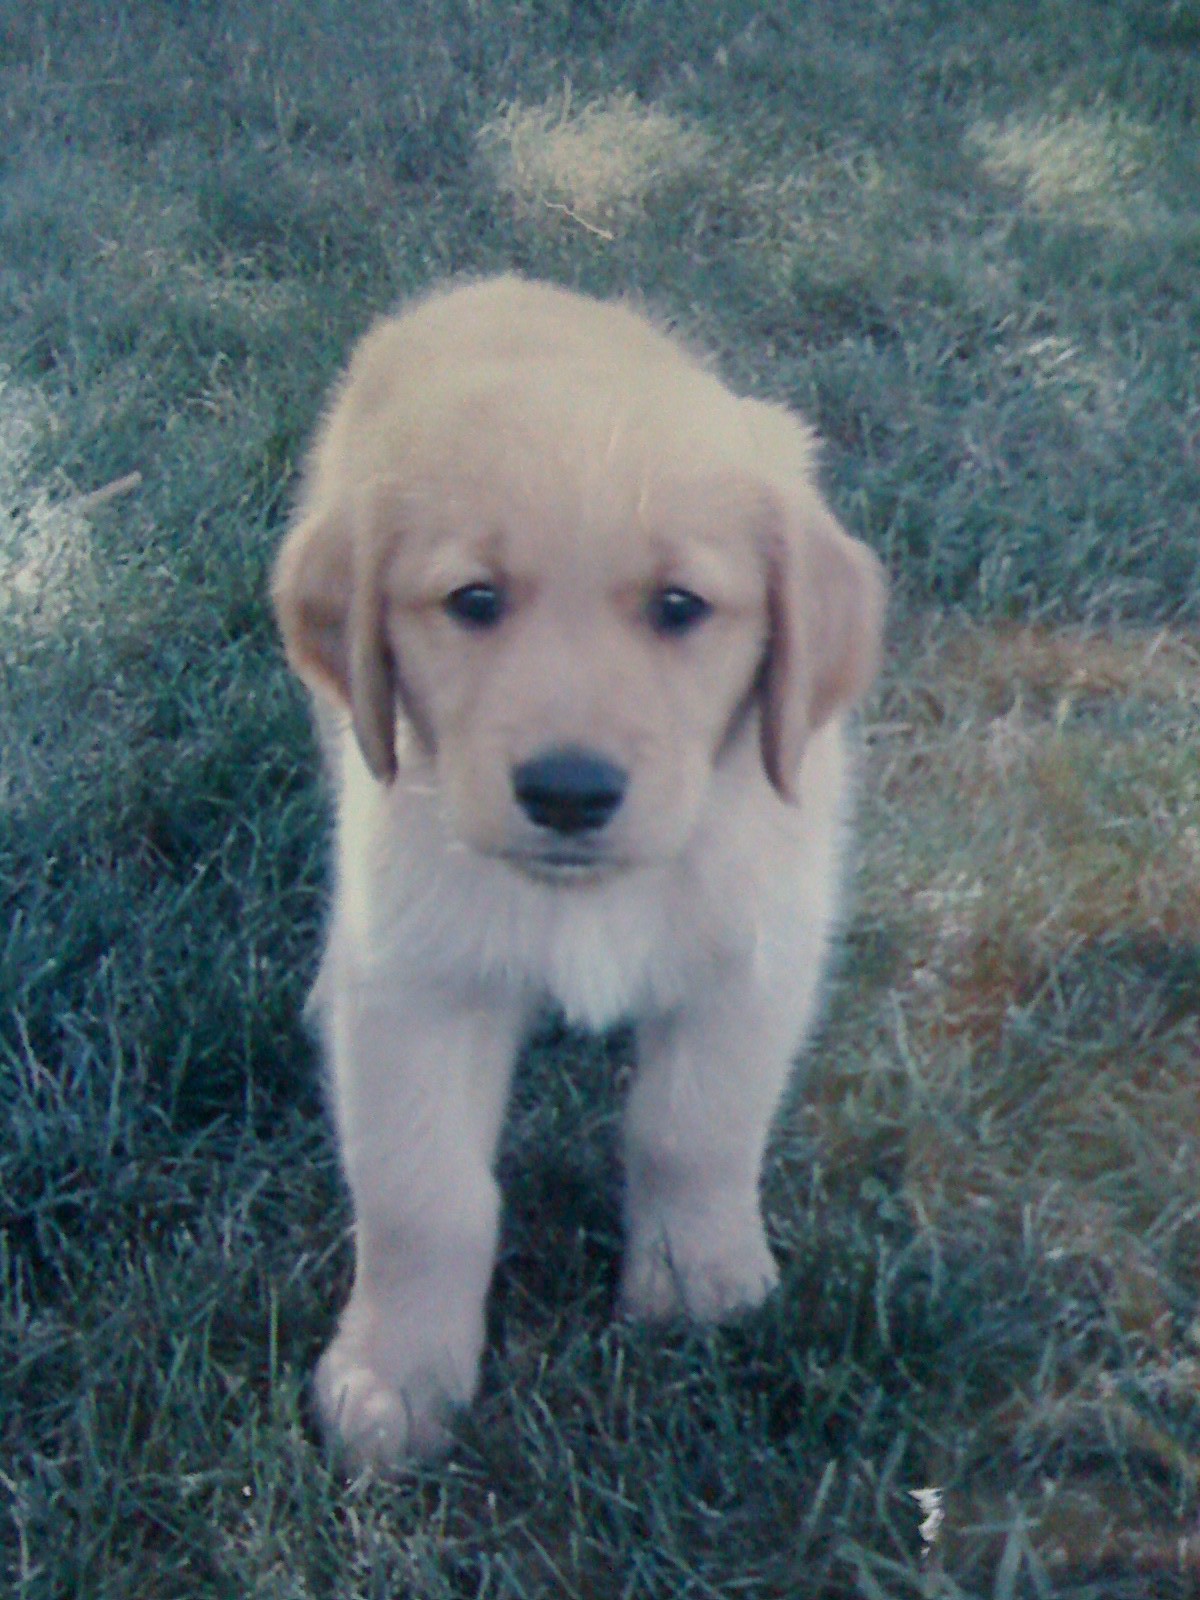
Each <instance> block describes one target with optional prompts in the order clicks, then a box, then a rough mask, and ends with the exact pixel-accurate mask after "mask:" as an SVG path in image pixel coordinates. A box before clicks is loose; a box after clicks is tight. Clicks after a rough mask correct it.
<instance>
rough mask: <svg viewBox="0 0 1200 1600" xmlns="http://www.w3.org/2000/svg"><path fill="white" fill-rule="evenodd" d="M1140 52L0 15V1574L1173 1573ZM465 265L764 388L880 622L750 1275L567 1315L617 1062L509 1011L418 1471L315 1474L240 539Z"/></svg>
mask: <svg viewBox="0 0 1200 1600" xmlns="http://www.w3.org/2000/svg"><path fill="white" fill-rule="evenodd" d="M1198 40H1200V11H1197V8H1196V6H1195V4H1193V3H1192V0H1129V3H1128V4H1126V5H1124V6H1120V7H1118V6H1112V5H1105V4H1101V3H1100V0H1074V3H1072V4H1070V5H1068V4H1065V3H1054V0H1042V3H1038V4H1023V5H1018V4H1015V3H1012V0H984V3H982V4H980V5H977V6H974V7H972V8H970V11H969V14H967V13H964V12H963V11H962V10H961V8H957V7H951V6H946V5H943V4H941V3H940V0H911V3H909V4H905V5H896V4H888V3H884V0H850V3H846V0H840V3H839V4H837V5H834V4H832V3H826V0H817V3H814V4H812V5H809V6H805V7H803V8H799V7H794V6H787V5H784V4H782V3H779V4H772V5H767V6H755V7H752V6H750V5H748V4H746V3H745V0H719V3H716V4H712V3H701V0H664V3H661V4H656V5H653V6H651V5H648V4H642V3H638V0H629V3H626V4H623V5H621V6H612V7H603V6H598V5H585V4H582V3H575V4H571V3H568V0H527V3H522V4H514V5H512V6H510V7H499V6H495V5H488V4H485V3H482V0H419V3H415V4H412V5H408V6H398V5H395V4H389V5H383V4H381V3H377V0H349V3H340V4H337V5H335V4H333V3H332V0H317V3H309V4H305V5H300V4H297V3H294V0H279V3H273V4H267V3H266V0H249V3H247V4H243V5H240V6H233V5H231V4H228V3H227V0H210V3H206V4H204V5H198V6H194V7H186V8H184V7H171V6H167V5H143V6H130V5H123V4H121V3H120V0H74V3H72V4H71V5H67V4H65V3H56V0H41V3H40V4H37V5H31V6H27V7H25V8H23V9H21V10H20V11H17V10H14V9H12V8H10V9H9V11H7V12H5V13H4V14H3V15H2V16H0V85H2V87H0V108H2V109H0V126H2V127H3V130H4V137H3V139H0V513H2V514H0V896H2V897H3V906H4V915H3V917H2V918H0V1095H2V1096H3V1105H4V1115H5V1127H6V1136H5V1139H4V1142H3V1145H2V1147H0V1441H2V1448H0V1495H2V1502H3V1515H2V1517H0V1571H3V1573H4V1579H3V1582H4V1585H5V1588H6V1592H8V1593H11V1594H13V1595H14V1596H19V1597H21V1600H51V1597H59V1596H66V1595H78V1596H86V1597H88V1600H92V1597H97V1600H133V1597H135V1596H136V1597H137V1600H157V1597H162V1600H168V1597H169V1600H177V1597H178V1600H183V1597H188V1600H191V1597H198V1596H206V1597H207V1596H210V1595H211V1596H225V1595H229V1596H238V1597H244V1596H247V1595H254V1596H264V1597H267V1596H279V1597H280V1600H299V1597H304V1596H309V1595H312V1596H321V1597H326V1596H328V1597H330V1600H358V1597H363V1600H366V1597H376V1596H380V1597H382V1596H393V1595H409V1594H412V1595H419V1596H421V1597H423V1600H424V1597H429V1600H439V1597H447V1600H448V1597H451V1596H454V1597H458V1596H468V1595H469V1596H488V1597H501V1596H503V1597H516V1596H529V1595H538V1596H541V1595H555V1596H557V1595H578V1596H587V1597H591V1596H604V1597H608V1596H617V1595H621V1596H630V1597H633V1596H638V1597H643V1596H671V1597H675V1596H706V1595H714V1594H737V1595H744V1596H755V1597H767V1596H809V1595H811V1596H829V1597H840V1596H862V1597H865V1600H876V1597H878V1596H887V1597H888V1600H892V1597H903V1596H908V1595H912V1596H921V1597H929V1596H937V1597H939V1600H940V1597H942V1596H945V1597H955V1596H988V1597H992V1596H995V1597H997V1600H1012V1597H1020V1596H1026V1595H1029V1596H1044V1595H1054V1596H1059V1595H1062V1596H1070V1597H1072V1600H1082V1597H1084V1596H1089V1597H1093V1596H1094V1597H1097V1600H1100V1597H1103V1600H1112V1597H1121V1596H1129V1597H1138V1600H1140V1597H1143V1596H1144V1597H1147V1600H1149V1597H1151V1596H1153V1597H1156V1600H1158V1597H1168V1596H1170V1595H1173V1594H1178V1595H1180V1596H1184V1595H1191V1594H1194V1593H1195V1592H1196V1590H1197V1585H1198V1584H1200V1534H1198V1532H1197V1529H1198V1527H1200V1522H1198V1516H1200V1496H1198V1492H1197V1489H1198V1482H1200V1410H1198V1406H1197V1392H1198V1387H1200V1319H1198V1316H1197V1292H1198V1290H1200V1281H1198V1275H1197V1261H1198V1260H1200V1200H1198V1198H1197V1197H1198V1196H1200V1128H1198V1126H1197V1096H1196V1071H1197V1061H1198V1058H1200V1021H1198V1018H1200V777H1198V773H1200V766H1198V765H1197V760H1196V750H1197V744H1198V741H1200V655H1198V652H1200V631H1198V630H1200V582H1198V577H1200V571H1198V569H1200V537H1198V535H1200V517H1198V513H1197V506H1198V505H1200V492H1198V491H1200V380H1198V378H1197V374H1198V373H1200V281H1198V276H1197V269H1196V263H1197V260H1200V222H1198V220H1197V212H1196V207H1195V195H1196V193H1197V180H1198V178H1200V172H1198V167H1200V140H1198V138H1197V133H1196V124H1195V105H1196V97H1197V94H1198V93H1200V61H1198V58H1197V54H1196V45H1197V41H1198ZM512 266H515V267H517V268H519V269H521V270H524V271H527V272H532V273H539V274H542V275H545V276H549V277H551V278H554V279H557V280H559V281H562V282H566V283H569V284H577V285H579V286H581V287H584V288H587V289H590V290H593V291H596V292H602V293H608V292H617V291H622V290H631V291H635V292H637V293H639V294H642V295H644V296H645V297H646V298H647V299H649V300H650V301H651V302H652V303H653V304H656V305H658V306H660V307H661V308H662V309H663V310H665V311H666V312H668V313H669V314H670V315H672V316H673V317H674V318H675V319H676V320H677V321H678V322H679V323H680V324H681V326H682V327H683V328H684V329H685V330H686V331H687V332H688V333H689V334H691V335H692V336H694V337H696V338H698V339H699V340H700V341H702V342H704V343H706V344H708V345H709V346H710V347H711V348H712V349H713V350H714V351H715V352H716V353H717V354H718V356H719V357H720V358H721V360H722V362H723V364H724V366H725V369H726V370H727V371H728V373H729V374H730V376H731V377H732V378H733V379H734V380H735V381H736V382H738V383H741V384H743V385H745V386H746V387H747V388H748V389H752V390H753V391H755V392H757V393H760V394H764V395H769V396H775V397H780V398H785V399H788V400H790V401H791V402H793V403H795V404H797V405H798V406H799V407H800V408H801V409H803V410H804V411H805V412H806V413H807V414H808V415H809V416H810V417H811V418H812V420H813V421H814V422H815V423H816V425H817V426H818V428H819V429H820V431H821V433H822V434H823V436H824V437H825V439H826V441H827V449H826V458H825V463H826V475H827V481H828V483H829V485H830V488H831V493H832V497H833V499H834V501H835V503H836V505H837V508H838V510H839V512H840V513H841V514H842V516H843V517H844V519H845V521H846V522H847V523H848V524H849V525H850V526H852V527H853V528H854V529H855V531H857V532H858V533H860V534H861V535H862V536H863V537H864V538H866V539H868V540H869V541H870V542H871V544H872V545H873V546H874V547H875V548H876V549H877V550H878V551H879V552H880V554H881V555H882V556H883V557H884V558H885V559H886V561H887V563H888V565H889V569H890V571H891V573H892V577H893V583H894V587H895V592H896V597H897V598H896V603H895V607H894V613H893V636H892V641H891V645H890V649H889V659H888V665H887V669H886V672H885V675H884V680H883V682H882V684H881V686H880V688H879V691H878V692H877V694H876V696H875V697H874V699H873V701H872V703H871V705H870V706H869V707H868V710H867V712H866V715H865V717H864V719H863V735H864V736H863V762H862V767H863V770H862V778H861V795H860V807H859V810H860V842H861V849H860V859H859V869H858V879H857V884H856V888H855V893H854V896H853V899H852V904H851V911H850V916H849V920H848V924H847V928H846V933H845V940H844V950H843V954H842V959H841V962H840V966H839V970H838V974H837V977H836V980H835V981H834V983H833V985H832V987H831V993H830V1001H829V1007H828V1015H827V1020H826V1023H825V1026H824V1028H823V1031H822V1034H821V1037H820V1038H819V1040H818V1041H817V1043H816V1045H815V1048H814V1049H813V1051H812V1052H811V1054H810V1058H809V1062H808V1068H807V1071H806V1073H805V1074H804V1075H803V1076H804V1078H805V1080H806V1082H805V1083H804V1084H803V1085H800V1084H798V1085H797V1092H796V1094H795V1096H794V1097H793V1100H792V1103H791V1105H790V1107H789V1108H788V1111H787V1114H786V1115H785V1116H784V1117H783V1118H782V1119H781V1122H780V1126H779V1130H778V1137H777V1140H776V1145H775V1152H774V1157H773V1160H772V1163H771V1166H770V1171H769V1175H768V1182H767V1200H768V1209H769V1214H770V1217H771V1226H772V1229H773V1232H774V1236H775V1241H776V1244H777V1246H778V1248H779V1252H780V1254H781V1257H782V1260H783V1262H784V1268H785V1271H784V1285H783V1289H782V1292H781V1294H780V1296H779V1297H778V1299H777V1300H776V1302H775V1303H774V1304H773V1305H772V1306H771V1307H769V1308H768V1309H767V1310H766V1311H765V1312H764V1313H763V1314H762V1315H761V1316H759V1317H757V1318H755V1319H752V1320H751V1321H749V1322H747V1323H746V1324H745V1325H744V1326H741V1327H738V1328H734V1329H730V1330H725V1331H722V1332H720V1333H703V1332H696V1331H691V1332H689V1331H684V1330H680V1331H677V1332H674V1333H672V1334H670V1335H669V1336H668V1337H666V1338H664V1337H662V1336H651V1335H648V1334H646V1333H645V1332H642V1331H639V1330H636V1329H632V1328H627V1327H623V1326H617V1325H614V1324H613V1323H612V1322H611V1321H610V1305H611V1299H612V1289H613V1285H614V1280H615V1273H616V1263H617V1256H618V1249H619V1237H618V1234H619V1229H618V1214H619V1213H618V1202H617V1194H618V1187H617V1186H618V1177H617V1174H616V1172H615V1163H614V1137H613V1129H614V1123H615V1118H616V1116H617V1114H618V1109H619V1102H620V1092H621V1089H622V1086H623V1083H624V1079H625V1077H626V1075H627V1072H628V1065H629V1063H628V1050H627V1042H626V1041H625V1040H624V1039H623V1038H621V1037H620V1036H618V1037H616V1038H614V1039H611V1040H604V1041H588V1040H583V1039H578V1038H575V1037H573V1036H569V1035H565V1034H563V1033H562V1032H561V1031H560V1030H558V1029H557V1028H556V1027H555V1026H554V1024H553V1023H552V1022H550V1023H548V1024H547V1026H546V1028H545V1030H544V1031H543V1032H542V1033H541V1034H540V1035H539V1036H538V1038H537V1039H536V1040H535V1041H534V1043H533V1045H532V1046H531V1048H530V1050H529V1052H528V1054H527V1057H526V1059H525V1061H524V1063H523V1066H522V1070H521V1074H520V1081H519V1084H518V1092H517V1096H516V1103H515V1105H514V1109H513V1116H512V1119H511V1125H510V1129H509V1134H508V1139H507V1144H506V1147H505V1152H504V1156H503V1169H504V1176H505V1186H506V1193H507V1196H508V1216H507V1221H506V1231H505V1241H504V1247H503V1251H502V1257H501V1262H500V1266H499V1270H498V1273H497V1279H496V1286H495V1292H494V1295H493V1298H492V1303H491V1309H490V1317H491V1337H490V1340H489V1352H488V1358H487V1364H486V1370H485V1380H484V1386H483V1393H482V1396H481V1400H480V1403H479V1405H478V1406H477V1407H476V1409H475V1410H474V1412H473V1413H472V1415H471V1416H470V1417H469V1418H467V1419H465V1421H464V1423H463V1427H462V1441H461V1447H460V1449H459V1450H458V1452H457V1453H456V1455H455V1457H454V1458H453V1460H452V1461H450V1462H449V1463H448V1464H446V1465H445V1466H443V1467H441V1468H439V1469H437V1470H431V1471H428V1472H422V1473H416V1474H414V1475H413V1476H412V1477H411V1478H410V1479H408V1480H406V1481H404V1482H402V1483H399V1484H393V1485H385V1484H380V1483H375V1482H370V1481H362V1482H356V1483H353V1484H349V1485H347V1484H344V1483H342V1482H341V1481H340V1480H339V1479H338V1478H337V1476H336V1475H335V1474H334V1473H333V1472H331V1470H330V1468H329V1465H328V1463H327V1462H326V1461H325V1460H324V1458H323V1456H322V1454H321V1451H320V1449H319V1447H318V1446H317V1444H316V1442H315V1439H314V1436H313V1433H312V1429H311V1418H310V1414H309V1411H308V1403H307V1395H306V1390H305V1383H306V1378H307V1374H308V1372H309V1371H310V1369H311V1365H312V1362H313V1360H314V1358H315V1355H316V1353H317V1352H318V1350H319V1349H320V1347H321V1345H322V1343H323V1341H324V1340H325V1338H326V1337H327V1336H328V1333H329V1330H330V1325H331V1319H332V1314H333V1309H334V1307H335V1306H336V1305H337V1303H338V1302H339V1300H340V1299H341V1297H342V1296H343V1295H344V1293H345V1289H346V1282H347V1273H348V1268H349V1258H348V1250H347V1244H346V1238H345V1225H346V1221H347V1212H346V1205H345V1200H344V1196H343V1194H342V1191H341V1188H340V1184H339V1180H338V1177H337V1172H336V1165H335V1161H334V1156H333V1152H332V1149H331V1145H330V1140H329V1137H328V1133H327V1131H326V1126H325V1122H324V1119H323V1114H322V1111H321V1105H320V1092H319V1086H318V1077H317V1068H316V1064H315V1062H314V1059H313V1054H312V1050H311V1046H310V1043H309V1041H308V1039H307V1038H306V1036H305V1034H304V1032H303V1029H302V1027H301V1024H300V1021H299V1014H300V1007H301V1005H302V1001H303V995H304V992H305V987H306V984H307V982H308V980H309V978H310V976H311V973H312V969H313V963H314V957H315V949H316V941H317V938H318V933H319V926H320V916H321V910H320V908H321V903H322V884H323V873H324V867H323V862H324V827H325V824H324V820H323V813H322V803H321V797H320V794H319V793H318V791H317V786H316V782H315V774H314V765H315V763H314V759H313V752H312V748H311V740H310V737H309V733H308V729H307V725H306V720H305V712H304V707H303V705H302V703H301V699H300V696H299V695H298V693H297V692H296V690H295V688H294V686H293V685H292V683H291V682H290V681H289V679H288V677H287V674H286V672H285V670H284V668H283V664H282V661H281V658H280V653H279V650H278V647H277V644H276V642H275V639H274V634H273V629H272V626H271V621H270V617H269V614H268V609H267V606H266V603H265V598H264V577H265V573H266V571H267V568H268V565H269V562H270V559H271V554H272V551H273V549H274V548H275V546H276V545H277V543H278V540H279V537H280V534H281V531H282V527H283V522H284V519H285V517H286V513H287V506H288V503H289V494H290V492H291V488H292V484H293V478H294V471H295V467H296V463H297V461H298V459H299V457H300V453H301V451H302V450H303V447H304V444H305V441H306V439H307V438H308V437H309V435H310V432H311V429H312V426H313V422H314V419H315V417H316V414H317V410H318V407H319V404H320V399H321V396H322V393H323V391H324V390H325V388H326V386H327V384H328V382H329V380H330V379H331V377H332V376H333V374H334V373H335V371H336V370H337V368H338V366H339V364H340V362H341V361H342V359H343V357H344V354H345V351H346V349H347V347H348V344H349V343H350V341H351V340H352V339H353V337H354V336H355V334H356V333H357V332H359V331H360V330H361V329H362V328H363V327H364V326H365V325H366V323H367V322H368V321H369V319H370V318H371V316H372V315H373V314H374V313H376V312H377V311H378V310H380V309H382V308H384V307H387V306H389V305H390V304H392V303H393V302H394V301H395V300H396V299H398V298H400V297H402V296H403V295H405V294H407V293H410V292H412V291H413V290H415V289H417V288H419V287H420V286H422V285H424V284H425V283H427V282H429V281H430V280H432V279H435V278H437V277H440V276H443V275H445V274H447V273H453V272H459V271H469V272H484V271H489V270H497V269H501V268H506V267H512ZM926 1491H937V1501H936V1506H935V1504H934V1502H933V1501H931V1500H929V1499H928V1498H927V1499H926V1500H925V1502H924V1504H922V1503H921V1502H919V1501H918V1500H917V1499H916V1498H914V1496H915V1494H916V1493H917V1492H921V1493H925V1492H926ZM931 1508H933V1509H934V1510H935V1512H938V1513H940V1521H939V1520H937V1516H936V1515H934V1516H932V1517H930V1509H931ZM923 1521H924V1525H925V1532H924V1534H923V1533H922V1522H923Z"/></svg>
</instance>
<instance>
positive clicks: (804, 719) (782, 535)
mask: <svg viewBox="0 0 1200 1600" xmlns="http://www.w3.org/2000/svg"><path fill="white" fill-rule="evenodd" d="M770 502H771V503H770V505H769V509H768V514H767V520H768V526H767V530H766V537H765V553H766V567H767V654H766V660H765V662H764V665H763V675H762V684H761V693H762V719H761V730H762V735H761V736H762V759H763V766H764V767H765V768H766V772H767V776H768V777H769V778H770V780H771V783H772V784H773V785H774V787H775V789H776V790H778V792H779V793H780V794H781V795H782V796H783V798H784V799H785V800H795V799H796V780H797V778H798V776H799V772H800V762H801V758H802V756H803V754H804V746H805V744H806V743H807V741H808V739H809V737H810V736H811V735H812V734H814V733H816V732H817V730H818V729H819V728H822V727H823V726H824V725H825V723H827V722H828V721H829V720H830V718H831V717H833V716H835V715H836V714H837V713H838V712H840V711H844V710H846V709H848V708H849V707H850V706H852V705H853V704H854V703H855V701H857V700H858V699H860V698H861V697H862V695H864V694H865V693H866V691H867V689H868V688H869V687H870V685H871V681H872V679H873V678H874V676H875V673H876V671H877V670H878V667H879V657H880V651H881V648H882V644H883V616H884V607H885V597H886V585H885V581H884V576H883V568H882V567H881V566H880V564H879V562H878V560H877V559H876V558H875V556H874V555H873V554H872V552H871V551H870V550H868V549H867V547H866V545H864V544H860V543H859V542H858V540H857V539H852V538H850V536H849V534H847V533H846V532H844V531H843V529H842V528H841V527H840V526H839V524H838V523H837V521H836V520H835V519H834V517H833V515H832V514H831V513H830V512H829V511H828V510H827V508H826V507H825V505H824V504H823V503H822V501H821V500H820V498H819V496H818V495H817V494H816V493H815V491H813V490H810V489H805V488H800V489H798V490H796V491H794V492H793V491H789V490H778V491H775V492H772V494H771V495H770Z"/></svg>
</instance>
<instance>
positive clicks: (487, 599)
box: [442, 583, 507, 629]
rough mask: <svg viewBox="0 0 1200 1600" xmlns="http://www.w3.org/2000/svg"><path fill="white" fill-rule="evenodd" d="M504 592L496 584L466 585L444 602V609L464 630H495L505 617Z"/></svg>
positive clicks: (454, 591)
mask: <svg viewBox="0 0 1200 1600" xmlns="http://www.w3.org/2000/svg"><path fill="white" fill-rule="evenodd" d="M506 606H507V602H506V599H505V595H504V590H503V589H501V588H500V586H499V585H498V584H495V583H464V584H463V586H462V588H461V589H454V590H452V591H451V593H450V594H448V595H447V596H446V598H445V599H444V600H443V601H442V609H443V610H444V611H445V613H446V615H447V616H448V617H453V618H454V620H455V622H461V623H462V625H463V627H464V628H479V629H483V628H494V627H495V626H496V624H497V623H498V622H499V621H500V618H501V617H502V616H503V615H504V612H505V609H506Z"/></svg>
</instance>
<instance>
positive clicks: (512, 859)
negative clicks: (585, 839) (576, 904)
mask: <svg viewBox="0 0 1200 1600" xmlns="http://www.w3.org/2000/svg"><path fill="white" fill-rule="evenodd" d="M501 859H502V860H503V861H505V862H507V864H508V865H509V866H510V867H512V868H513V869H514V870H515V871H517V872H519V873H520V874H521V876H522V877H524V878H531V879H532V880H533V881H534V882H535V883H544V884H550V885H551V886H553V887H556V888H584V887H586V886H588V885H589V884H594V883H603V882H606V881H607V880H608V879H609V878H613V877H615V876H616V875H617V874H618V873H620V872H624V871H626V870H627V866H628V864H627V863H625V862H623V861H620V860H618V859H617V858H615V857H613V856H609V855H598V854H596V853H595V852H594V851H587V850H505V851H503V852H502V854H501Z"/></svg>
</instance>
